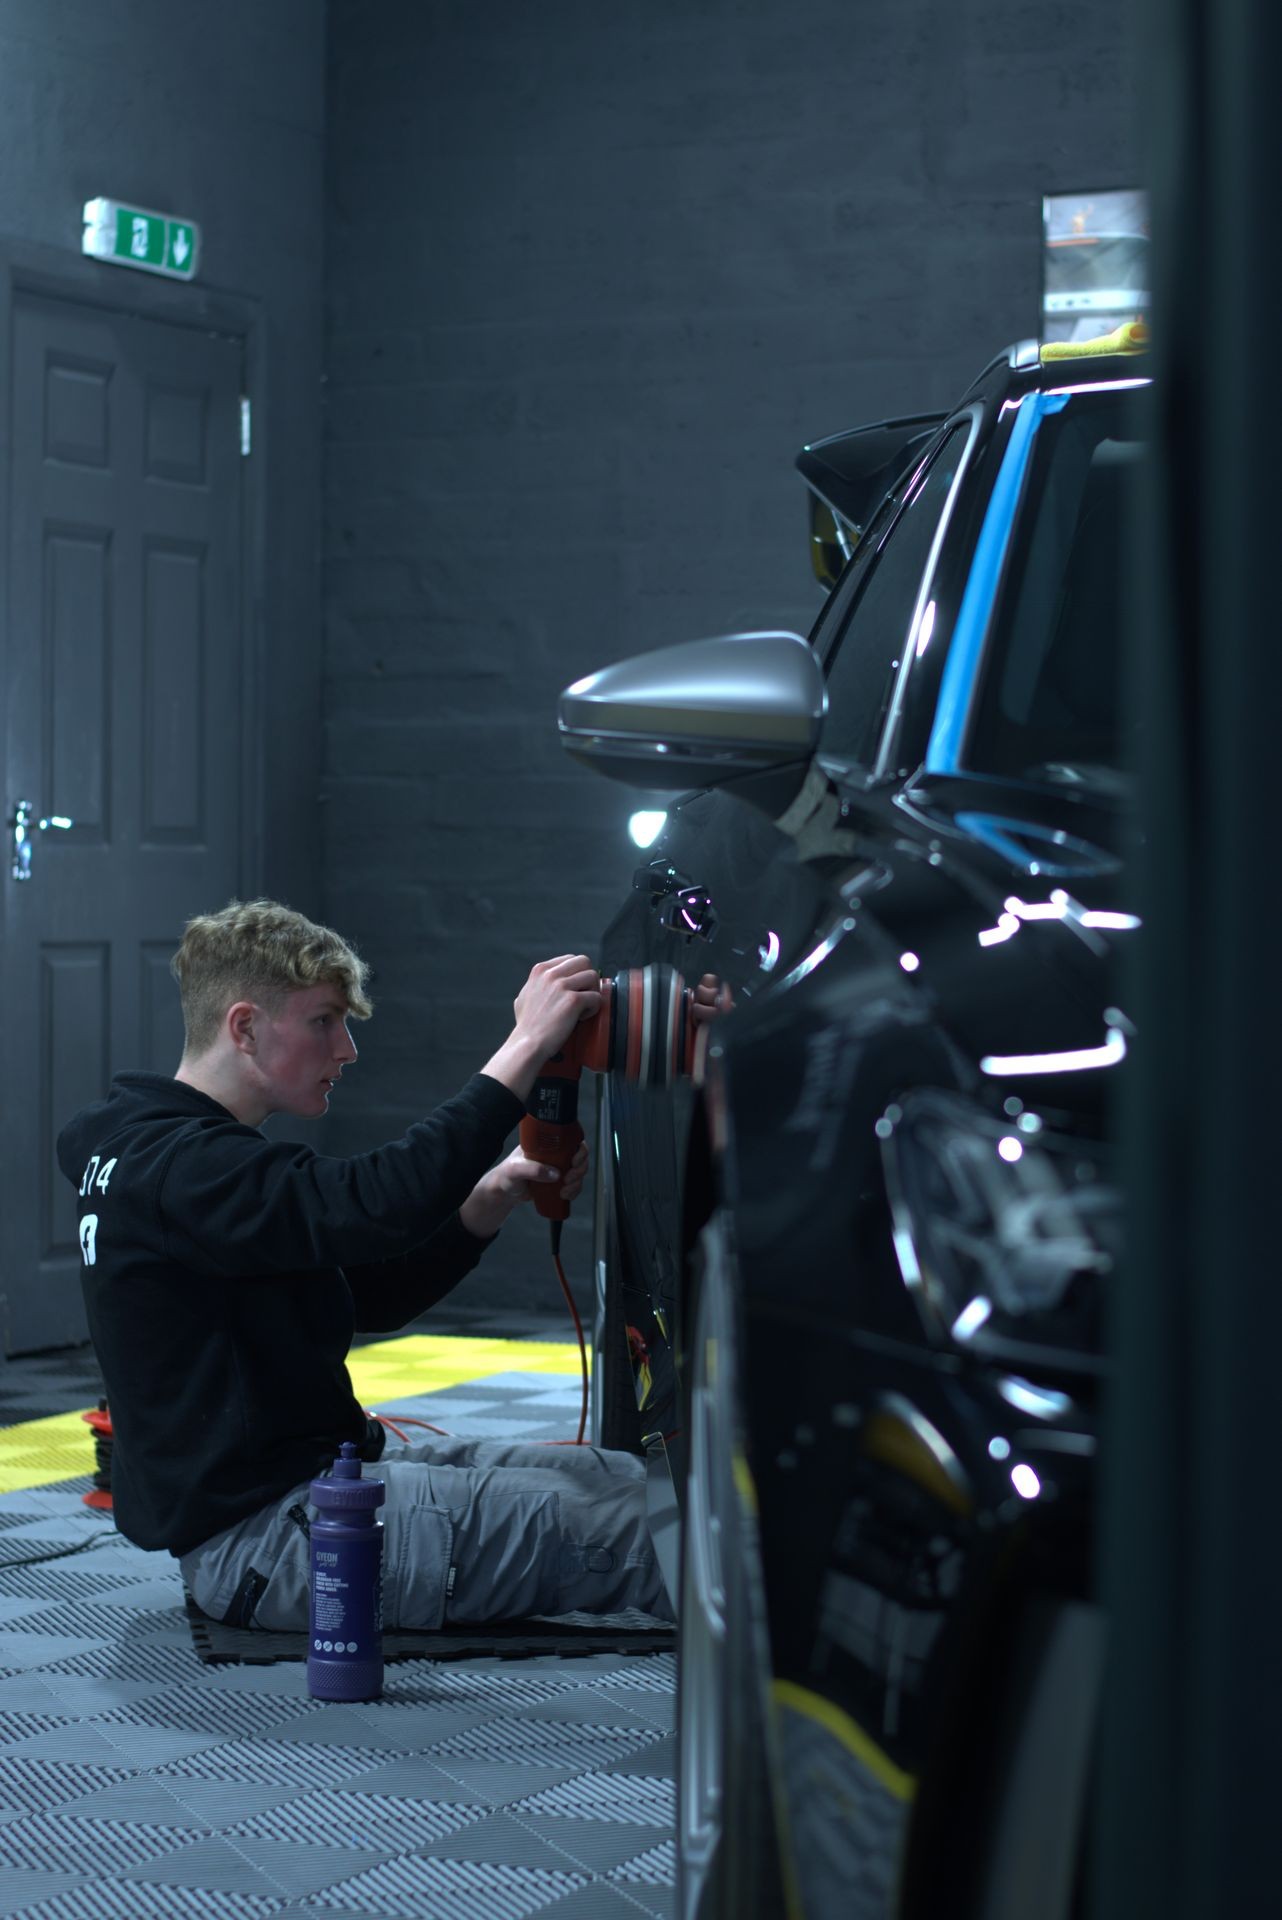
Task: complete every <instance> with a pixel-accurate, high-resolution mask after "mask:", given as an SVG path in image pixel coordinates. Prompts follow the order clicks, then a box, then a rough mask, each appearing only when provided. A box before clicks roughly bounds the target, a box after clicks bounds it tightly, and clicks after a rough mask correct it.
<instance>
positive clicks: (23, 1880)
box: [0, 1867, 97, 1914]
mask: <svg viewBox="0 0 1282 1920" xmlns="http://www.w3.org/2000/svg"><path fill="white" fill-rule="evenodd" d="M96 1878H97V1876H96V1875H90V1874H86V1873H75V1872H72V1871H70V1870H63V1871H60V1870H59V1869H57V1868H46V1867H6V1868H5V1869H4V1872H3V1874H0V1913H2V1914H10V1913H19V1912H21V1911H22V1910H23V1909H24V1908H26V1907H30V1906H33V1905H34V1904H35V1902H36V1901H37V1900H48V1899H51V1898H52V1897H53V1896H54V1895H55V1894H59V1893H70V1892H72V1891H73V1890H74V1889H75V1888H77V1887H83V1886H84V1885H85V1884H86V1882H87V1881H89V1880H91V1879H96Z"/></svg>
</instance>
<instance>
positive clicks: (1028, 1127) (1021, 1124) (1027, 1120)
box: [1015, 1113, 1042, 1133]
mask: <svg viewBox="0 0 1282 1920" xmlns="http://www.w3.org/2000/svg"><path fill="white" fill-rule="evenodd" d="M1015 1125H1016V1126H1017V1127H1018V1128H1019V1130H1020V1132H1021V1133H1040V1132H1041V1130H1042V1122H1041V1117H1040V1115H1038V1114H1036V1113H1021V1114H1020V1116H1019V1119H1018V1120H1017V1121H1016V1122H1015Z"/></svg>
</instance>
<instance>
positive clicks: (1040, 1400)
mask: <svg viewBox="0 0 1282 1920" xmlns="http://www.w3.org/2000/svg"><path fill="white" fill-rule="evenodd" d="M997 1391H998V1393H1000V1395H1001V1396H1002V1399H1003V1400H1006V1401H1008V1402H1009V1404H1010V1405H1011V1406H1012V1407H1016V1408H1018V1410H1019V1412H1020V1413H1030V1414H1032V1415H1033V1417H1034V1418H1035V1419H1037V1420H1057V1419H1058V1418H1059V1417H1060V1415H1061V1414H1064V1413H1071V1412H1072V1410H1073V1403H1072V1401H1071V1400H1070V1399H1069V1397H1068V1395H1067V1394H1066V1393H1057V1392H1056V1391H1055V1389H1054V1388H1053V1387H1034V1386H1030V1385H1029V1383H1028V1381H1027V1380H1018V1379H1016V1378H1015V1377H1014V1375H1007V1377H1006V1378H1005V1379H1004V1380H999V1381H998V1382H997ZM989 1451H990V1452H991V1451H992V1449H991V1448H990V1449H989Z"/></svg>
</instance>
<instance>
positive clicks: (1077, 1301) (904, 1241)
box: [877, 1089, 1122, 1372]
mask: <svg viewBox="0 0 1282 1920" xmlns="http://www.w3.org/2000/svg"><path fill="white" fill-rule="evenodd" d="M877 1132H878V1135H879V1137H880V1140H881V1151H882V1161H883V1167H884V1172H885V1179H886V1189H887V1193H888V1196H889V1199H890V1208H891V1219H892V1226H893V1232H894V1243H895V1254H896V1258H897V1259H898V1262H899V1269H900V1272H901V1274H902V1275H903V1278H904V1282H905V1284H906V1285H907V1286H908V1288H909V1290H910V1291H911V1292H912V1294H913V1296H914V1298H915V1299H916V1301H917V1303H918V1307H919V1309H920V1311H921V1313H922V1317H923V1319H924V1321H925V1323H926V1325H927V1328H928V1330H929V1331H930V1332H931V1333H932V1334H934V1335H936V1336H943V1337H946V1338H948V1339H951V1340H952V1341H953V1342H954V1343H956V1344H957V1345H959V1346H963V1347H968V1348H970V1349H972V1350H974V1351H976V1352H980V1353H984V1354H987V1355H990V1356H992V1357H993V1358H1001V1359H1005V1360H1019V1361H1021V1362H1023V1363H1024V1364H1030V1363H1034V1362H1036V1360H1037V1359H1038V1358H1039V1357H1040V1358H1042V1359H1043V1360H1044V1361H1046V1362H1048V1363H1052V1364H1054V1365H1055V1366H1057V1367H1068V1368H1070V1369H1072V1370H1073V1371H1076V1372H1098V1371H1099V1370H1100V1367H1101V1365H1102V1358H1101V1348H1102V1342H1101V1320H1102V1299H1103V1294H1102V1284H1103V1283H1104V1282H1105V1280H1106V1278H1107V1276H1108V1275H1109V1274H1111V1273H1112V1272H1113V1270H1114V1267H1115V1266H1116V1264H1117V1261H1118V1259H1119V1257H1120V1253H1121V1226H1122V1210H1121V1196H1120V1194H1119V1192H1118V1189H1117V1187H1116V1186H1115V1185H1114V1184H1113V1182H1112V1180H1111V1178H1110V1171H1109V1167H1108V1164H1107V1162H1108V1156H1107V1152H1106V1150H1105V1149H1104V1148H1103V1147H1102V1146H1098V1145H1095V1144H1092V1145H1090V1146H1089V1147H1084V1146H1083V1145H1082V1143H1081V1141H1079V1140H1075V1139H1072V1138H1070V1137H1068V1136H1066V1135H1063V1134H1057V1133H1056V1132H1055V1131H1054V1130H1053V1128H1051V1127H1048V1126H1045V1125H1043V1123H1042V1122H1041V1120H1040V1119H1039V1118H1038V1116H1036V1115H1034V1114H1030V1113H1021V1114H1020V1115H1019V1117H1018V1119H1016V1120H1002V1119H999V1118H998V1117H996V1116H995V1115H993V1114H991V1113H989V1112H988V1111H987V1110H986V1109H984V1108H982V1107H979V1106H977V1105H976V1104H975V1103H974V1102H973V1101H971V1100H967V1099H965V1098H963V1097H962V1096H961V1095H958V1094H953V1093H944V1092H939V1091H935V1090H933V1089H931V1090H921V1091H918V1092H914V1093H911V1094H908V1095H906V1096H905V1097H904V1098H903V1099H902V1100H901V1101H899V1102H897V1103H896V1104H895V1105H894V1106H892V1107H890V1108H888V1109H887V1111H886V1114H885V1115H884V1116H883V1118H882V1119H881V1120H879V1121H878V1123H877Z"/></svg>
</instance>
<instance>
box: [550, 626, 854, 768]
mask: <svg viewBox="0 0 1282 1920" xmlns="http://www.w3.org/2000/svg"><path fill="white" fill-rule="evenodd" d="M826 700H827V696H826V694H825V690H824V683H823V675H822V673H821V672H820V669H819V663H818V661H817V660H816V659H815V656H814V654H813V653H812V652H811V650H810V647H809V646H808V644H807V643H806V641H804V640H803V639H802V638H801V636H800V634H796V633H732V634H724V635H722V636H720V637H719V638H717V639H712V640H690V641H686V642H685V643H684V644H682V645H681V646H676V647H660V648H659V649H658V650H657V651H656V652H654V653H643V654H638V655H636V656H635V657H634V658H632V659H631V660H621V661H619V662H618V663H617V664H616V665H615V666H612V667H603V668H602V669H601V671H600V672H599V673H591V674H588V675H587V677H586V678H585V679H582V680H576V681H575V682H574V684H573V686H570V687H567V688H566V690H565V692H564V693H563V694H562V695H561V702H560V711H559V717H558V728H559V732H560V735H561V741H562V744H563V745H564V746H565V748H566V751H567V752H569V753H571V754H573V756H574V757H575V759H576V760H582V761H583V762H584V764H585V765H587V766H590V767H593V768H595V769H596V771H597V772H598V773H603V774H606V775H607V776H608V777H609V778H611V779H614V780H625V781H627V782H628V783H629V784H630V785H632V786H637V787H654V788H660V789H662V788H667V789H669V790H671V789H673V788H678V787H704V786H715V785H718V784H720V783H721V782H722V781H725V780H730V779H733V778H735V776H736V775H739V774H745V773H759V772H765V771H768V770H770V769H771V768H774V767H783V766H787V765H789V764H790V763H792V762H794V761H799V760H808V759H809V758H810V756H811V755H812V754H813V753H814V751H815V748H816V747H817V745H818V743H819V731H820V727H821V726H822V724H823V716H824V710H825V706H826Z"/></svg>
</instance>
